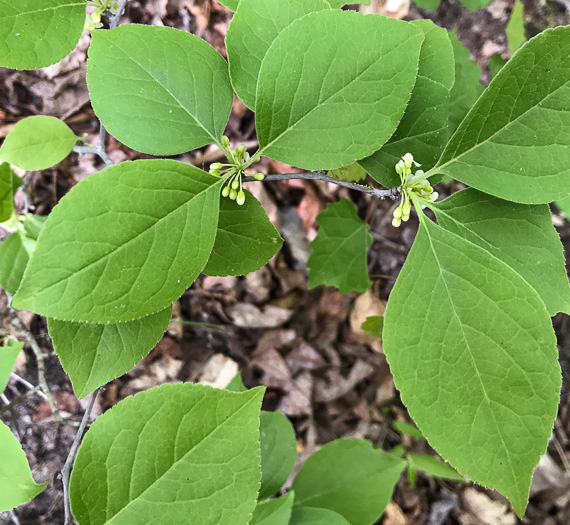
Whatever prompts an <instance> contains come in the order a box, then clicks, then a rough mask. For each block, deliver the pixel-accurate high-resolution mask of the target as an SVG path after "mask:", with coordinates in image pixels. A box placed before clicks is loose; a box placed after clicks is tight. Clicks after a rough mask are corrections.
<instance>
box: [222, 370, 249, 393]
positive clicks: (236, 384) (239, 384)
mask: <svg viewBox="0 0 570 525" xmlns="http://www.w3.org/2000/svg"><path fill="white" fill-rule="evenodd" d="M226 390H229V391H230V392H245V391H246V390H247V388H245V385H244V384H243V381H242V379H241V372H238V373H237V374H236V375H235V376H234V378H233V379H232V380H231V381H230V384H229V385H228V386H227V387H226Z"/></svg>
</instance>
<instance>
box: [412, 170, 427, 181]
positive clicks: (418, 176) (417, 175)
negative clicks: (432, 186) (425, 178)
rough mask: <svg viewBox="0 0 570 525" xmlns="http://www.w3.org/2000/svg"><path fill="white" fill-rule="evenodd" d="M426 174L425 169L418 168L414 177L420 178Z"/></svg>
mask: <svg viewBox="0 0 570 525" xmlns="http://www.w3.org/2000/svg"><path fill="white" fill-rule="evenodd" d="M424 174H425V171H424V170H418V171H416V173H415V174H414V177H416V178H418V179H419V178H420V177H421V176H422V175H424Z"/></svg>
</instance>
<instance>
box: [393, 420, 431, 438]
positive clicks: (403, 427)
mask: <svg viewBox="0 0 570 525" xmlns="http://www.w3.org/2000/svg"><path fill="white" fill-rule="evenodd" d="M392 425H393V426H394V428H395V429H396V430H397V431H398V432H400V434H406V435H407V436H411V437H414V438H416V439H425V438H424V435H423V434H422V433H421V432H420V429H419V428H418V427H416V426H415V425H412V424H410V423H408V422H406V421H394V422H393V423H392Z"/></svg>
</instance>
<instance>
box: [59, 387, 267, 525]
mask: <svg viewBox="0 0 570 525" xmlns="http://www.w3.org/2000/svg"><path fill="white" fill-rule="evenodd" d="M262 397H263V389H262V388H256V389H253V390H249V391H247V392H244V393H242V394H236V393H234V392H228V391H226V390H218V389H214V388H211V387H208V386H205V385H193V384H191V383H185V384H184V383H177V384H174V385H162V386H159V387H155V388H152V389H150V390H148V391H146V392H142V393H140V394H137V395H135V396H133V397H129V398H127V399H125V400H124V401H121V402H120V403H119V404H117V405H116V406H115V407H113V409H112V410H110V411H108V412H107V413H105V414H104V415H103V416H101V417H100V418H99V419H97V420H96V421H95V423H93V425H92V426H91V428H90V429H89V431H88V432H87V434H86V436H85V438H84V440H83V444H82V445H81V447H80V449H79V452H78V454H77V459H76V461H75V467H74V469H73V473H72V476H71V485H70V499H71V505H72V509H73V513H74V514H75V516H76V518H77V520H78V521H79V523H81V525H99V524H103V523H115V524H117V525H119V524H128V525H146V524H148V523H197V524H198V523H199V524H200V525H247V524H248V523H249V522H250V520H251V516H252V512H253V509H254V507H255V504H256V500H257V489H258V488H259V476H260V470H259V444H258V439H259V411H260V405H261V399H262Z"/></svg>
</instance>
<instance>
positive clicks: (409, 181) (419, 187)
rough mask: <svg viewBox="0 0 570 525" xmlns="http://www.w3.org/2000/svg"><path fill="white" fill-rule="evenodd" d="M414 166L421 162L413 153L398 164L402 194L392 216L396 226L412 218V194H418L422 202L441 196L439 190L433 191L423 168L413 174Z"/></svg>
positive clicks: (397, 170) (405, 156) (432, 200)
mask: <svg viewBox="0 0 570 525" xmlns="http://www.w3.org/2000/svg"><path fill="white" fill-rule="evenodd" d="M412 166H415V167H419V166H421V164H418V163H417V162H416V161H415V160H414V157H413V155H412V154H411V153H406V154H405V155H404V156H403V157H402V159H401V160H400V161H399V162H398V164H396V173H397V174H398V175H399V176H400V182H401V194H402V199H401V201H400V205H399V206H398V207H397V208H396V209H395V210H394V214H393V218H392V225H393V226H395V227H396V228H397V227H398V226H400V224H402V221H403V222H406V221H407V220H408V219H409V218H410V211H411V209H412V205H411V202H410V201H411V195H412V194H413V195H416V196H418V197H419V198H420V202H421V200H428V201H431V202H434V201H435V200H436V199H437V198H438V197H439V194H438V193H437V191H433V187H432V186H431V185H430V183H429V180H428V179H426V178H425V177H424V175H425V172H424V171H423V170H416V172H415V173H414V174H413V175H412ZM421 207H422V208H425V205H423V204H421Z"/></svg>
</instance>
